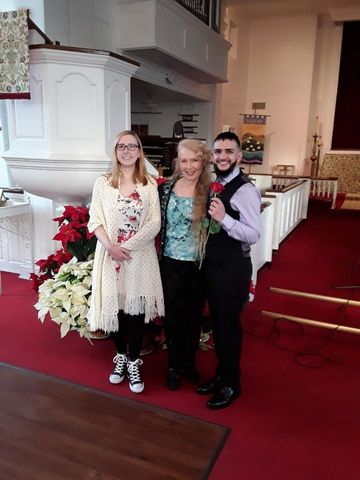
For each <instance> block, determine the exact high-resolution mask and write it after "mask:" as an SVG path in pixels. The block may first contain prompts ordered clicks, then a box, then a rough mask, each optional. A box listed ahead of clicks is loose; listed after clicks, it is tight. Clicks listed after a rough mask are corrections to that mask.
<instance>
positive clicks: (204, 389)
mask: <svg viewBox="0 0 360 480" xmlns="http://www.w3.org/2000/svg"><path fill="white" fill-rule="evenodd" d="M220 389H221V378H220V377H215V378H212V379H211V380H208V381H207V382H204V383H200V385H198V386H197V387H196V392H197V393H198V394H199V395H211V394H212V393H216V392H217V391H218V390H220Z"/></svg>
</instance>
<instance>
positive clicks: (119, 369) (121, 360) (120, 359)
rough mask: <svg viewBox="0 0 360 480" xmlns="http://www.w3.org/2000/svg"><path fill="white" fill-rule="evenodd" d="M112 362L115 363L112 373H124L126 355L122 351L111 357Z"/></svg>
mask: <svg viewBox="0 0 360 480" xmlns="http://www.w3.org/2000/svg"><path fill="white" fill-rule="evenodd" d="M113 362H114V363H115V364H116V365H115V368H114V373H117V374H119V375H124V371H125V366H126V363H127V358H126V356H125V355H124V354H122V353H117V354H116V355H115V357H114V358H113Z"/></svg>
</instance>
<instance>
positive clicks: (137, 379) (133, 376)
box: [127, 358, 144, 393]
mask: <svg viewBox="0 0 360 480" xmlns="http://www.w3.org/2000/svg"><path fill="white" fill-rule="evenodd" d="M142 364H143V361H142V360H141V358H138V359H137V360H134V361H133V362H131V361H130V360H128V362H127V376H128V379H129V388H130V390H131V391H132V392H134V393H141V392H142V391H143V390H144V382H143V381H142V378H141V375H140V365H142Z"/></svg>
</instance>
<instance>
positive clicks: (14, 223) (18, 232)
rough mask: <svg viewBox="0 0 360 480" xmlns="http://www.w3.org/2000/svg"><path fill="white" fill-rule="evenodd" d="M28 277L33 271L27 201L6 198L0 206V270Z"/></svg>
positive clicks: (29, 210) (30, 225) (29, 214)
mask: <svg viewBox="0 0 360 480" xmlns="http://www.w3.org/2000/svg"><path fill="white" fill-rule="evenodd" d="M1 270H3V271H7V272H13V273H18V274H19V275H20V277H21V278H28V277H29V273H31V272H33V271H34V257H33V243H32V216H31V208H30V202H29V201H16V200H7V201H6V202H5V204H4V206H2V207H0V271H1Z"/></svg>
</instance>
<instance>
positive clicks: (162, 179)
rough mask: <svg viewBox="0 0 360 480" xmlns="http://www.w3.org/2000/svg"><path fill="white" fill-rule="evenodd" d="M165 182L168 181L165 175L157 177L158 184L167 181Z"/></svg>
mask: <svg viewBox="0 0 360 480" xmlns="http://www.w3.org/2000/svg"><path fill="white" fill-rule="evenodd" d="M165 182H167V179H166V178H164V177H157V179H156V183H157V184H158V185H161V184H162V183H165Z"/></svg>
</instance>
